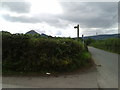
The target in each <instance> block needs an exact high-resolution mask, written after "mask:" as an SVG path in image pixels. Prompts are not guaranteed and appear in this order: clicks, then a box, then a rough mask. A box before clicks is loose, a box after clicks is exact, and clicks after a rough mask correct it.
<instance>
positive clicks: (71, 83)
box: [2, 67, 98, 88]
mask: <svg viewBox="0 0 120 90" xmlns="http://www.w3.org/2000/svg"><path fill="white" fill-rule="evenodd" d="M91 82H92V83H91ZM2 87H3V88H98V84H97V70H96V68H95V67H91V68H90V69H89V70H87V71H84V72H77V73H75V74H74V73H73V74H68V75H60V76H58V77H52V76H48V77H43V76H3V77H2Z"/></svg>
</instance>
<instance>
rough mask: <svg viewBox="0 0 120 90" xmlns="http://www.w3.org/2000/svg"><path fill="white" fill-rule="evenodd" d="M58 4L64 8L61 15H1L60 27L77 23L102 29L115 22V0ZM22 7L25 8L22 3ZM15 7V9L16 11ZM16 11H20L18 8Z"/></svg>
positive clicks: (9, 18) (116, 14) (83, 26)
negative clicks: (109, 0)
mask: <svg viewBox="0 0 120 90" xmlns="http://www.w3.org/2000/svg"><path fill="white" fill-rule="evenodd" d="M60 4H61V6H62V8H63V10H64V13H63V14H61V15H50V14H47V15H46V14H39V15H38V16H34V17H26V16H20V17H13V16H10V15H3V17H4V19H6V20H9V21H11V22H24V23H40V22H46V23H48V24H49V25H52V26H55V27H60V28H63V27H66V26H67V25H68V24H72V23H79V24H80V27H81V28H103V29H104V28H110V27H112V26H114V25H115V24H116V23H117V19H118V18H117V17H118V13H117V10H118V6H117V5H118V3H117V2H96V3H94V2H89V3H86V2H83V3H82V2H62V3H60ZM10 7H12V5H11V6H10ZM23 7H24V8H25V6H24V5H23ZM17 9H18V8H16V9H15V10H16V11H17ZM21 10H22V9H21ZM18 11H19V12H20V9H18ZM25 11H26V10H25ZM60 20H65V21H68V23H64V22H60Z"/></svg>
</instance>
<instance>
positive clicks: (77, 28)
mask: <svg viewBox="0 0 120 90" xmlns="http://www.w3.org/2000/svg"><path fill="white" fill-rule="evenodd" d="M74 28H77V38H78V40H79V24H78V25H77V26H74Z"/></svg>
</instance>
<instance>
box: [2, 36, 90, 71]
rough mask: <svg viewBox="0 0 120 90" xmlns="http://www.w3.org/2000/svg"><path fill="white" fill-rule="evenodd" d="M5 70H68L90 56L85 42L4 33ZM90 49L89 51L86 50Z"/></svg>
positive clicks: (81, 65) (86, 61)
mask: <svg viewBox="0 0 120 90" xmlns="http://www.w3.org/2000/svg"><path fill="white" fill-rule="evenodd" d="M2 39H3V43H2V44H3V62H2V63H3V64H2V66H3V72H6V71H15V72H65V71H72V70H74V69H77V68H79V67H83V66H85V65H86V63H88V61H89V59H90V57H89V54H88V52H87V51H86V49H85V47H84V45H83V44H82V43H81V42H78V41H75V40H72V39H70V38H67V39H66V38H59V39H55V38H53V39H52V38H43V37H34V36H30V35H24V34H3V38H2ZM86 52H87V53H86Z"/></svg>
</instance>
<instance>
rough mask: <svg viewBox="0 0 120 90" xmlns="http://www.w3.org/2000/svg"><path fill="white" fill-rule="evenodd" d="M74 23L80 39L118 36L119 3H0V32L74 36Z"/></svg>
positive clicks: (47, 0) (48, 0) (46, 0)
mask: <svg viewBox="0 0 120 90" xmlns="http://www.w3.org/2000/svg"><path fill="white" fill-rule="evenodd" d="M0 3H1V2H0ZM77 24H79V25H80V36H81V35H82V34H84V35H85V36H91V35H95V34H96V33H97V34H114V33H118V3H117V2H59V1H57V0H37V1H36V0H29V1H27V0H22V2H2V3H1V4H0V25H1V26H0V31H1V30H4V31H9V32H11V33H26V32H27V31H29V30H35V31H37V32H38V33H45V34H47V35H52V36H60V37H69V36H70V37H76V35H77V30H76V29H74V26H75V25H77Z"/></svg>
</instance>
